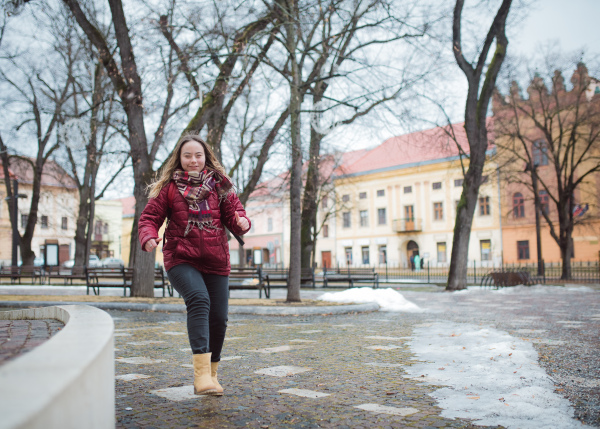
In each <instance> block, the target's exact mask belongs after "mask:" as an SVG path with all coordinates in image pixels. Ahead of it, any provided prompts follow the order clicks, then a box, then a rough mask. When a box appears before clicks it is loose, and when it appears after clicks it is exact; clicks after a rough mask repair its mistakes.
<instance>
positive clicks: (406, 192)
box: [404, 186, 412, 194]
mask: <svg viewBox="0 0 600 429" xmlns="http://www.w3.org/2000/svg"><path fill="white" fill-rule="evenodd" d="M404 193H405V194H412V186H405V187H404Z"/></svg>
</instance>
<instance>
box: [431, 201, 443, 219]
mask: <svg viewBox="0 0 600 429" xmlns="http://www.w3.org/2000/svg"><path fill="white" fill-rule="evenodd" d="M443 219H444V204H443V203H433V220H443Z"/></svg>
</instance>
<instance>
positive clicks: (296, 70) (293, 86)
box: [284, 0, 302, 302]
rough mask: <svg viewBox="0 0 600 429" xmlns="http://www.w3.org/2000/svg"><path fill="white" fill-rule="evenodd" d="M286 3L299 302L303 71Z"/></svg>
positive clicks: (293, 272) (293, 275) (292, 280)
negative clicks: (297, 56)
mask: <svg viewBox="0 0 600 429" xmlns="http://www.w3.org/2000/svg"><path fill="white" fill-rule="evenodd" d="M284 3H285V6H284V7H285V12H286V17H285V30H286V45H287V50H288V53H289V59H290V66H291V67H290V69H291V81H290V121H291V123H290V133H291V152H292V153H291V155H292V156H291V158H292V166H291V177H290V273H289V278H288V293H287V302H299V301H300V267H301V252H300V245H301V240H300V229H301V227H302V219H301V203H302V202H301V194H302V142H301V135H300V108H301V104H302V97H301V94H300V84H301V82H302V77H301V75H300V73H301V70H300V67H299V66H298V62H297V60H296V48H297V43H298V42H297V39H296V32H297V27H296V18H297V14H296V6H295V2H294V1H293V0H287V1H285V2H284Z"/></svg>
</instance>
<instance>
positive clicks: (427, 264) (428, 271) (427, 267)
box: [427, 259, 430, 283]
mask: <svg viewBox="0 0 600 429" xmlns="http://www.w3.org/2000/svg"><path fill="white" fill-rule="evenodd" d="M429 282H430V280H429V259H428V260H427V283H429Z"/></svg>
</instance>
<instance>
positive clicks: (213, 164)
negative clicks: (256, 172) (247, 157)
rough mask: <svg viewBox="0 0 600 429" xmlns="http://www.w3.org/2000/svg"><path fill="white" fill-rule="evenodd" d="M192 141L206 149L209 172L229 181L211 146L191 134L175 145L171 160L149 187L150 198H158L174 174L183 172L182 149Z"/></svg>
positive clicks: (206, 163) (205, 166) (205, 154)
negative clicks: (176, 171)
mask: <svg viewBox="0 0 600 429" xmlns="http://www.w3.org/2000/svg"><path fill="white" fill-rule="evenodd" d="M191 141H195V142H198V143H200V144H201V145H202V147H203V148H204V158H205V164H204V168H205V169H207V170H212V171H216V172H218V173H220V174H222V175H223V176H224V177H227V178H228V179H229V176H227V174H226V173H225V169H224V168H223V166H222V165H221V163H220V162H219V160H218V159H217V157H216V156H215V153H214V152H213V151H212V149H211V148H210V146H209V145H207V144H206V142H205V141H204V140H202V138H201V137H200V136H199V135H197V134H189V135H186V136H183V137H182V138H180V139H179V141H178V142H177V144H176V145H175V149H173V152H171V155H170V156H169V159H167V162H166V163H165V165H164V166H163V168H162V169H161V170H159V171H158V172H157V173H156V176H155V178H154V181H153V182H152V183H150V185H148V196H149V197H150V198H156V197H157V196H158V194H159V193H160V191H161V189H162V188H164V187H165V186H167V185H168V184H169V182H170V181H171V179H172V178H173V173H174V172H175V170H183V167H182V166H181V148H182V147H183V145H184V144H186V143H187V142H191ZM230 180H231V179H230Z"/></svg>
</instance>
